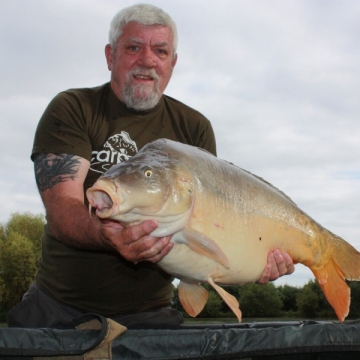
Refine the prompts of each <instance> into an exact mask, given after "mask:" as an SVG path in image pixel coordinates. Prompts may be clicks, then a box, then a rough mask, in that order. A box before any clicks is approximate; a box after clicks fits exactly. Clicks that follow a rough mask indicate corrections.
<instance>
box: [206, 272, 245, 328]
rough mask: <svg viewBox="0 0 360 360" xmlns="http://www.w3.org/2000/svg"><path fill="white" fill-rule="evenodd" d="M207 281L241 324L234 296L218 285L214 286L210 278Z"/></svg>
mask: <svg viewBox="0 0 360 360" xmlns="http://www.w3.org/2000/svg"><path fill="white" fill-rule="evenodd" d="M207 281H208V283H209V284H210V285H211V286H212V287H213V288H214V289H215V290H216V291H217V293H218V294H219V295H220V296H221V298H222V299H223V300H224V301H225V303H226V304H227V306H228V307H229V308H230V309H231V310H232V311H233V313H234V314H235V315H236V317H237V319H238V321H239V322H241V311H240V308H239V302H238V301H237V300H236V298H235V297H234V296H232V295H231V294H229V293H228V292H227V291H225V290H224V289H223V288H222V287H220V286H219V285H216V284H215V283H214V280H213V279H212V278H209V279H208V280H207Z"/></svg>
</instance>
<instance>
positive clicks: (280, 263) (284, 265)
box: [257, 249, 295, 284]
mask: <svg viewBox="0 0 360 360" xmlns="http://www.w3.org/2000/svg"><path fill="white" fill-rule="evenodd" d="M294 271H295V266H294V263H293V261H292V259H291V257H290V256H289V255H288V254H287V253H281V251H280V250H278V249H276V250H274V251H271V252H269V254H268V258H267V264H266V266H265V269H264V272H263V273H262V276H261V278H260V279H259V280H258V281H257V283H258V284H267V283H268V282H269V281H273V280H276V279H278V278H279V277H280V276H283V275H290V274H292V273H293V272H294Z"/></svg>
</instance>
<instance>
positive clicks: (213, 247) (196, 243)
mask: <svg viewBox="0 0 360 360" xmlns="http://www.w3.org/2000/svg"><path fill="white" fill-rule="evenodd" d="M173 239H174V241H175V242H177V243H180V244H186V245H187V246H188V247H189V248H190V249H191V250H192V251H194V252H196V253H198V254H199V255H202V256H206V257H208V258H210V259H212V260H214V261H216V262H218V263H220V264H221V265H223V266H225V267H226V268H227V269H228V268H229V267H230V264H229V259H228V258H227V256H226V255H225V254H224V252H223V251H222V250H221V248H220V246H219V245H218V244H217V243H216V242H215V241H214V240H212V239H210V238H209V237H208V236H206V235H204V234H202V233H200V232H199V231H196V230H193V229H190V228H185V229H183V230H182V231H180V232H178V233H177V234H176V235H174V236H173Z"/></svg>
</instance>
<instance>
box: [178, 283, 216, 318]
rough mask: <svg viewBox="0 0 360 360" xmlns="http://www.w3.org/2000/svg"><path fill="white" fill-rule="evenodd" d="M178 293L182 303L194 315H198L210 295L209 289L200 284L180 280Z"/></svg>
mask: <svg viewBox="0 0 360 360" xmlns="http://www.w3.org/2000/svg"><path fill="white" fill-rule="evenodd" d="M178 295H179V300H180V302H181V305H182V306H183V308H184V309H185V311H186V312H187V313H188V314H189V315H190V316H192V317H195V316H197V315H198V314H199V313H200V312H201V311H202V309H203V308H204V306H205V304H206V302H207V299H208V296H209V294H208V292H207V290H206V289H204V288H203V287H202V286H201V285H200V284H194V283H187V282H185V281H180V284H179V286H178Z"/></svg>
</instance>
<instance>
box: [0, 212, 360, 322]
mask: <svg viewBox="0 0 360 360" xmlns="http://www.w3.org/2000/svg"><path fill="white" fill-rule="evenodd" d="M44 225H45V218H44V216H43V215H42V214H40V215H34V214H31V213H15V214H12V215H11V216H10V219H9V220H8V221H7V222H5V223H3V224H0V322H1V321H5V317H6V313H7V312H8V311H9V310H10V309H11V307H13V306H14V305H15V304H17V303H18V302H19V301H20V300H21V298H22V295H23V294H24V293H25V292H26V290H27V289H28V287H29V285H30V284H31V282H32V281H33V279H34V276H35V274H36V271H37V269H38V264H39V263H38V262H39V259H40V252H41V237H42V233H43V227H44ZM203 286H204V287H205V288H206V289H207V290H208V292H209V298H208V301H207V304H206V306H205V308H204V310H203V311H202V312H201V313H200V314H199V316H198V317H200V318H218V317H221V318H224V317H234V314H233V313H232V311H231V310H230V309H229V308H228V307H227V305H226V304H225V303H224V302H223V300H222V299H221V298H220V297H219V295H218V294H217V293H216V291H215V290H214V289H213V288H212V287H211V286H210V285H208V284H204V285H203ZM349 286H350V288H351V306H350V314H349V317H350V318H356V317H360V282H355V281H354V282H350V283H349ZM226 291H228V292H229V293H230V294H232V295H233V296H235V297H236V298H237V299H238V301H239V303H240V308H241V311H242V313H243V317H247V318H250V317H251V318H266V317H272V318H274V317H289V318H294V317H299V318H335V313H334V311H333V309H332V307H331V306H330V305H329V303H328V302H327V300H326V299H325V296H324V294H323V292H322V291H321V289H320V287H319V285H318V284H317V282H316V281H315V280H310V281H308V283H307V284H305V285H304V286H303V287H295V286H290V285H281V286H275V285H274V284H273V283H269V284H267V285H258V284H246V285H243V286H227V287H226ZM173 307H175V308H176V309H178V310H179V311H181V312H182V313H183V314H184V316H188V315H187V314H186V313H185V311H184V310H183V308H182V306H181V304H180V302H179V299H178V294H177V289H175V290H174V297H173Z"/></svg>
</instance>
